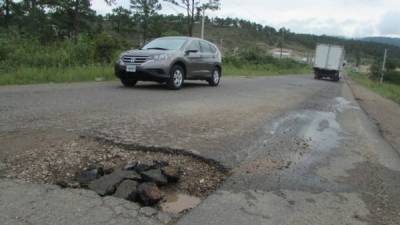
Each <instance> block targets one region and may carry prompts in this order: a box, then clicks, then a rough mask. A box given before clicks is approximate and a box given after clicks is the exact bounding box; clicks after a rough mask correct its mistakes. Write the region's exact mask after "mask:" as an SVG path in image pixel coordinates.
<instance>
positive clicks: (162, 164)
mask: <svg viewBox="0 0 400 225" xmlns="http://www.w3.org/2000/svg"><path fill="white" fill-rule="evenodd" d="M168 165H169V164H168V162H165V161H158V160H153V165H152V166H151V169H161V168H164V167H166V166H168Z"/></svg>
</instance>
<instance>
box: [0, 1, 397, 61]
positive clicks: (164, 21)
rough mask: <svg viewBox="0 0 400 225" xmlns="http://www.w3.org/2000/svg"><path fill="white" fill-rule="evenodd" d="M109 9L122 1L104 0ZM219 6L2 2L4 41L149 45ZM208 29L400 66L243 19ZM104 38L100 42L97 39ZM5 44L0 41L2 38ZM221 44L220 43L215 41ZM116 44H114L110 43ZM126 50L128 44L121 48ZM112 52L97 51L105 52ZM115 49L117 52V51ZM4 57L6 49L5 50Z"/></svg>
mask: <svg viewBox="0 0 400 225" xmlns="http://www.w3.org/2000/svg"><path fill="white" fill-rule="evenodd" d="M105 1H106V2H107V3H108V4H109V5H110V7H111V6H112V5H113V4H116V3H118V0H105ZM162 3H165V4H170V5H171V6H172V7H175V8H177V9H182V12H183V13H179V14H176V15H164V14H161V13H160V11H161V9H162V6H163V5H165V4H162ZM219 8H220V0H212V1H206V0H130V5H129V7H127V8H123V7H118V8H114V9H113V10H112V12H111V13H109V14H107V15H99V14H97V13H96V12H95V11H94V10H93V9H92V8H91V0H19V1H16V0H0V35H1V34H3V35H7V34H8V35H9V36H10V37H13V38H14V37H17V36H18V37H21V38H30V39H36V40H38V41H39V42H40V43H42V44H43V45H48V44H49V43H54V42H59V41H63V40H72V41H75V42H78V41H79V37H80V36H82V35H83V36H87V37H88V38H90V39H93V40H96V39H97V40H100V41H99V42H101V40H102V39H104V40H103V41H104V42H105V43H103V44H104V45H106V43H107V42H108V41H110V39H107V38H104V34H107V35H108V36H109V38H110V37H111V38H112V39H118V40H120V42H121V40H122V42H131V43H132V42H134V43H135V44H136V45H140V44H143V43H144V42H146V41H147V40H149V39H152V38H155V37H159V36H165V35H187V36H193V35H194V29H195V24H196V22H197V21H199V20H200V17H201V12H202V11H203V10H217V9H219ZM206 26H208V27H213V28H215V29H220V28H231V29H237V30H245V31H246V32H247V33H248V34H250V35H251V36H252V37H256V36H257V37H259V38H261V39H262V40H264V42H265V43H267V44H268V45H272V46H275V47H280V48H283V47H284V46H288V45H290V44H296V45H301V46H303V47H305V48H307V49H310V50H313V49H314V48H315V45H316V44H317V43H320V42H322V43H336V44H342V45H344V46H345V48H346V52H347V54H348V56H349V58H350V59H351V60H353V61H354V62H355V63H356V64H361V63H363V60H364V59H366V58H367V59H371V58H379V57H381V56H382V54H383V50H384V48H388V49H389V54H390V56H391V57H390V58H391V59H392V60H393V59H395V60H394V61H395V62H393V63H394V64H397V65H400V63H399V62H398V60H397V61H396V59H400V48H398V47H395V46H391V45H384V44H377V43H371V42H365V41H361V40H356V39H346V38H338V37H331V36H317V35H309V34H296V33H293V32H291V31H290V30H288V29H285V28H281V29H275V28H273V27H270V26H264V25H261V24H258V23H254V22H251V21H247V20H243V19H238V18H209V17H206ZM99 35H102V36H101V37H98V36H99ZM0 38H1V36H0ZM213 38H215V39H217V38H216V37H213ZM111 41H112V40H111ZM122 45H123V46H124V47H125V46H126V45H128V44H127V43H123V44H122ZM107 47H109V48H113V47H112V46H107V45H106V46H98V48H99V49H102V48H107ZM114 48H117V47H116V46H114ZM0 54H1V49H0Z"/></svg>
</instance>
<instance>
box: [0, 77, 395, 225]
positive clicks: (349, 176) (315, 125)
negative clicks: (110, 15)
mask: <svg viewBox="0 0 400 225" xmlns="http://www.w3.org/2000/svg"><path fill="white" fill-rule="evenodd" d="M0 106H1V108H0V111H1V114H0V121H1V126H0V132H1V133H0V142H1V143H3V144H2V145H1V146H0V160H2V159H4V158H6V157H7V156H9V155H10V154H18V152H23V151H24V149H29V148H31V147H32V146H35V143H37V142H40V140H48V139H46V137H43V138H38V137H35V138H29V137H30V136H31V135H30V134H31V133H36V131H37V130H40V131H41V132H40V133H46V132H43V131H48V132H52V130H54V129H57V130H64V131H65V132H66V134H68V133H72V134H82V135H87V136H93V137H99V138H102V139H107V140H111V141H113V142H118V143H124V144H133V145H142V146H156V147H169V148H174V149H182V151H189V152H191V153H194V154H197V155H200V156H202V157H205V158H209V159H213V160H215V161H218V162H219V163H221V164H222V165H223V166H225V167H227V168H230V169H232V175H231V177H229V178H228V179H227V181H226V182H225V183H224V184H223V186H222V187H221V188H220V189H219V190H218V191H216V192H215V193H214V194H212V195H211V196H209V197H208V198H207V199H206V200H205V201H203V202H202V204H201V205H200V206H199V207H197V208H195V209H193V210H192V211H190V212H189V213H188V214H186V215H185V216H184V217H182V218H181V219H180V220H179V221H177V224H179V225H186V224H190V225H196V224H199V225H207V224H218V225H224V224H230V225H235V224H238V225H239V224H240V225H241V224H263V225H265V224H271V225H277V224H279V225H292V224H293V225H309V224H313V225H318V224H321V225H326V224H351V225H353V224H355V225H358V224H373V225H376V224H382V225H383V224H385V225H386V224H390V225H397V224H399V223H400V211H399V207H398V205H399V204H400V197H399V195H398V193H397V192H398V190H399V187H400V176H399V175H400V173H399V171H400V157H399V153H398V150H399V148H398V146H397V145H396V144H393V143H389V142H387V141H386V140H385V139H384V138H383V137H382V136H381V134H380V132H379V129H378V128H377V127H376V125H375V124H374V123H373V122H371V120H370V118H368V117H367V116H366V114H365V113H364V112H363V111H362V109H360V107H359V105H358V103H357V102H356V101H355V99H354V97H353V94H352V93H351V91H350V89H349V87H348V85H347V84H346V83H345V82H343V81H342V82H339V83H334V82H329V81H316V80H313V79H312V77H311V76H282V77H270V78H252V79H247V78H225V79H224V80H223V82H222V85H221V86H220V87H218V88H210V87H208V86H206V85H203V84H201V83H191V84H188V85H187V86H186V87H185V88H183V89H182V90H181V91H178V92H173V91H168V90H165V89H164V88H163V87H162V86H159V85H153V84H140V85H139V86H138V87H136V88H132V89H129V88H122V87H121V85H119V84H117V83H116V82H104V83H79V84H57V85H34V86H20V87H14V86H8V87H1V88H0ZM9 135H15V136H16V137H18V138H17V139H16V140H24V142H26V143H17V141H14V142H13V141H9V140H10V139H9V138H8V137H9ZM63 138H65V139H67V138H68V135H61V138H60V140H58V141H61V142H62V141H63ZM13 140H14V139H13ZM3 169H4V168H3ZM0 171H1V169H0ZM0 174H1V172H0ZM88 196H89V197H88ZM115 201H116V200H115V199H112V198H106V199H103V200H101V199H100V198H99V197H98V196H96V195H94V194H93V193H91V192H89V191H82V190H81V191H77V190H61V189H59V188H57V187H54V186H48V185H38V184H24V183H21V182H20V181H15V180H8V179H2V180H1V181H0V220H1V221H5V224H113V223H114V222H115V223H118V224H125V223H129V224H160V223H161V222H162V221H163V223H165V222H167V223H175V220H173V219H170V220H167V221H166V220H165V215H158V214H154V212H151V210H150V212H147V211H146V209H139V207H138V206H135V205H134V204H133V205H130V206H127V205H125V203H124V202H123V201H122V202H120V201H121V200H118V201H117V202H118V203H117V204H114V203H110V202H115ZM129 204H131V203H129ZM121 205H122V206H123V207H122V208H121V207H120V206H121ZM78 206H79V207H81V208H78ZM117 206H118V207H117ZM129 207H131V208H129ZM116 208H118V209H116ZM79 210H83V211H79ZM82 212H85V213H82ZM167 219H168V217H167Z"/></svg>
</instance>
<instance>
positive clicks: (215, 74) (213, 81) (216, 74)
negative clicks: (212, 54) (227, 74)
mask: <svg viewBox="0 0 400 225" xmlns="http://www.w3.org/2000/svg"><path fill="white" fill-rule="evenodd" d="M207 81H208V84H210V86H214V87H215V86H218V85H219V82H220V81H221V73H220V70H219V69H218V68H217V67H215V68H214V70H213V71H212V74H211V78H210V79H208V80H207Z"/></svg>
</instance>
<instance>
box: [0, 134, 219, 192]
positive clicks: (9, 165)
mask: <svg viewBox="0 0 400 225" xmlns="http://www.w3.org/2000/svg"><path fill="white" fill-rule="evenodd" d="M40 134H42V135H43V134H46V136H45V137H42V138H40V137H39V136H40ZM23 135H27V134H26V132H24V133H23ZM32 135H33V136H35V137H36V138H35V139H32V138H30V140H31V142H30V143H25V144H24V146H23V148H22V149H19V151H18V152H16V154H10V151H8V152H7V154H5V151H4V149H1V151H0V152H1V154H2V158H1V159H2V160H1V161H3V163H2V167H3V168H2V169H1V170H2V171H1V173H0V174H1V176H2V177H7V178H17V179H22V180H24V181H28V182H33V183H46V184H59V183H60V181H62V182H63V183H70V184H73V183H74V182H76V177H77V175H78V174H80V173H82V171H85V170H88V169H90V168H91V167H93V165H95V166H96V167H102V168H104V170H110V169H112V170H114V171H115V170H118V169H121V168H122V167H124V166H126V165H127V164H128V163H129V162H135V163H141V164H152V163H154V161H159V162H166V163H167V164H168V165H169V166H172V167H175V168H180V170H181V172H180V179H179V181H178V182H176V183H174V185H167V186H165V187H161V191H162V192H164V193H165V194H166V193H179V194H186V195H190V196H195V197H198V198H200V199H204V198H205V197H207V196H208V195H209V194H211V193H212V192H213V191H215V190H216V189H217V188H218V187H219V185H220V184H221V183H222V182H223V181H224V179H225V177H226V171H223V170H221V168H220V167H219V166H218V165H216V164H215V163H214V162H208V161H207V160H206V159H202V158H200V157H194V156H191V155H190V154H188V153H185V154H180V153H179V151H178V150H177V151H171V150H170V149H168V150H167V151H166V152H162V151H163V150H162V149H158V150H157V151H156V150H155V149H154V148H151V149H146V148H144V149H141V148H140V147H137V146H136V147H135V146H129V149H127V147H128V146H121V145H115V144H111V143H109V142H102V141H99V140H95V139H93V138H88V137H83V136H76V135H71V133H68V132H67V133H66V134H65V135H64V136H61V135H60V131H57V132H54V133H52V132H49V131H46V132H40V131H37V132H33V133H32ZM52 135H53V136H52ZM51 136H52V137H51ZM2 137H3V138H2ZM2 137H0V142H1V143H5V145H4V146H3V148H4V147H7V146H12V145H13V143H18V142H20V140H21V136H20V134H18V133H13V134H9V135H7V137H5V136H2ZM4 137H5V138H4ZM57 137H58V139H55V138H57ZM6 139H7V140H6ZM38 140H39V141H38ZM40 140H45V142H43V141H40ZM3 141H4V142H3ZM76 187H77V188H79V187H80V186H79V185H76Z"/></svg>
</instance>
